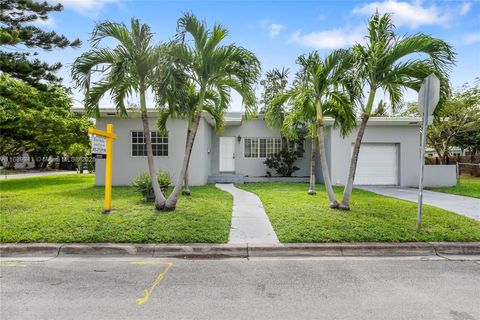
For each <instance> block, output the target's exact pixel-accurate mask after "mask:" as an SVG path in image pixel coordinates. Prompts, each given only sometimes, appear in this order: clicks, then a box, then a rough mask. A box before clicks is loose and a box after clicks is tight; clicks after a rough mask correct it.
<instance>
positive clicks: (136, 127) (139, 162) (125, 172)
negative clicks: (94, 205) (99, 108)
mask: <svg viewBox="0 0 480 320" xmlns="http://www.w3.org/2000/svg"><path fill="white" fill-rule="evenodd" d="M107 123H111V124H113V130H114V132H115V133H116V134H117V135H118V138H117V139H115V140H114V143H113V168H112V170H113V174H112V184H113V185H117V186H118V185H130V184H131V182H132V180H133V179H134V178H135V177H136V176H138V175H139V174H140V173H141V172H148V164H147V157H146V156H145V157H133V156H132V155H131V141H130V136H131V134H130V132H131V131H143V127H142V122H141V119H140V118H125V119H123V118H116V117H111V118H100V119H97V124H96V127H97V129H101V130H105V128H106V124H107ZM149 125H150V130H151V131H155V130H156V129H157V124H156V119H153V118H152V119H150V120H149ZM167 129H168V130H169V133H168V138H169V141H168V156H166V157H154V160H155V166H156V169H157V170H164V171H168V172H169V173H170V174H171V175H172V177H174V181H175V180H176V176H177V175H178V173H179V172H180V168H181V165H182V162H183V156H184V154H185V141H186V135H187V124H186V122H185V121H183V120H169V121H168V123H167ZM210 141H211V126H210V125H209V124H208V123H207V122H206V121H205V120H204V119H202V120H201V123H200V127H199V130H198V132H197V137H196V139H195V143H194V146H193V150H192V155H191V160H190V170H189V173H190V176H189V177H190V184H191V185H203V184H205V183H206V182H207V178H208V174H209V171H210V169H209V166H210V162H211V161H210V159H211V154H209V150H210V149H211V146H210ZM104 180H105V160H103V159H97V160H96V175H95V183H96V184H97V185H103V184H104Z"/></svg>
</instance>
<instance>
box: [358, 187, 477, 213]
mask: <svg viewBox="0 0 480 320" xmlns="http://www.w3.org/2000/svg"><path fill="white" fill-rule="evenodd" d="M356 188H358V189H363V190H366V191H371V192H375V193H378V194H381V195H384V196H387V197H393V198H397V199H402V200H407V201H411V202H415V203H417V202H418V189H414V188H394V187H381V186H358V187H356ZM423 203H424V204H428V205H431V206H435V207H438V208H442V209H445V210H448V211H452V212H455V213H458V214H461V215H464V216H466V217H469V218H472V219H474V220H477V221H480V199H477V198H470V197H463V196H457V195H453V194H448V193H441V192H434V191H429V190H424V191H423Z"/></svg>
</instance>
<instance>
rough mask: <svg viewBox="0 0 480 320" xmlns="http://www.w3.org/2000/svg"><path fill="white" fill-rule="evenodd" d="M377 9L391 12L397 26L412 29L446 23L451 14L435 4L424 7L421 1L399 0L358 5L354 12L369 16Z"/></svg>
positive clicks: (382, 11)
mask: <svg viewBox="0 0 480 320" xmlns="http://www.w3.org/2000/svg"><path fill="white" fill-rule="evenodd" d="M377 10H378V11H379V12H380V13H391V14H392V19H393V21H394V23H395V24H396V25H397V26H407V27H410V28H412V29H414V28H417V27H419V26H422V25H444V24H446V23H447V22H448V20H449V16H448V15H447V14H445V13H442V11H445V10H440V9H439V8H437V7H436V6H435V5H432V6H430V7H424V6H422V3H421V1H416V2H413V3H410V2H405V1H397V0H385V1H383V2H372V3H369V4H364V5H362V6H359V7H356V8H355V9H354V10H353V13H354V14H361V15H368V16H369V15H372V14H373V13H375V11H377Z"/></svg>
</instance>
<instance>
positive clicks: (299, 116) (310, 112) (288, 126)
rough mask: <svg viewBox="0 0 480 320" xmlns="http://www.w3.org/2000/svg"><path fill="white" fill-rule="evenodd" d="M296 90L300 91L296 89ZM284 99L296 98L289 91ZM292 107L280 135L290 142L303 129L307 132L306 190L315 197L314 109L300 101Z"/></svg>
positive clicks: (315, 149) (316, 142)
mask: <svg viewBox="0 0 480 320" xmlns="http://www.w3.org/2000/svg"><path fill="white" fill-rule="evenodd" d="M297 90H301V89H300V88H297ZM284 97H285V98H287V99H290V97H292V98H293V97H298V95H297V93H296V92H294V90H293V89H292V90H290V91H289V92H288V93H287V94H286V95H284ZM295 102H296V103H294V105H293V106H292V107H291V109H290V110H289V111H288V113H287V114H286V116H285V119H284V121H283V126H282V128H281V129H282V135H283V136H285V137H287V138H288V139H290V140H297V139H299V134H298V133H299V132H304V129H305V127H306V128H307V131H308V136H309V137H310V139H311V145H310V146H311V156H310V184H309V188H308V194H309V195H316V194H317V192H316V191H315V182H316V165H317V144H318V140H317V123H316V117H315V108H311V106H312V105H311V104H302V103H299V102H300V101H295Z"/></svg>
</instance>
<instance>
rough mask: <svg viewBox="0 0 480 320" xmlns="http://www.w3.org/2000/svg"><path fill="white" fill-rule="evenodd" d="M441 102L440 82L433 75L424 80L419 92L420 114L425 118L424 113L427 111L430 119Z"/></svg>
mask: <svg viewBox="0 0 480 320" xmlns="http://www.w3.org/2000/svg"><path fill="white" fill-rule="evenodd" d="M438 101H440V80H438V78H437V76H436V75H434V74H433V73H432V74H431V75H429V76H428V77H426V78H425V80H423V83H422V87H421V88H420V91H419V92H418V112H419V113H420V116H422V117H423V111H424V110H427V114H428V116H429V117H431V116H432V114H433V111H435V108H436V107H437V104H438Z"/></svg>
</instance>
